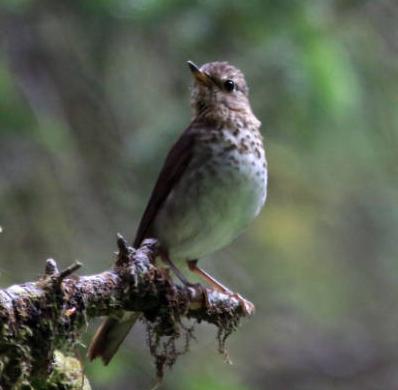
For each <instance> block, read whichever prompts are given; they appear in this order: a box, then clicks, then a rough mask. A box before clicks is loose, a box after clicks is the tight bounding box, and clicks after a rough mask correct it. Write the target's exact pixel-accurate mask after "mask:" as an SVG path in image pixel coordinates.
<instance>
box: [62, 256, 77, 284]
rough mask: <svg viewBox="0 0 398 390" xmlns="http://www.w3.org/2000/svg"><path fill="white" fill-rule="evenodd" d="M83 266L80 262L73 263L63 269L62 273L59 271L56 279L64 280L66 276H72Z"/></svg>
mask: <svg viewBox="0 0 398 390" xmlns="http://www.w3.org/2000/svg"><path fill="white" fill-rule="evenodd" d="M82 266H83V264H82V263H81V262H80V261H77V260H76V261H75V262H74V263H73V264H72V265H70V266H69V267H67V268H65V269H64V270H63V271H61V272H60V273H59V275H58V279H59V280H60V281H62V280H64V279H65V278H67V277H68V276H70V275H72V274H73V273H74V272H75V271H77V270H78V269H79V268H81V267H82Z"/></svg>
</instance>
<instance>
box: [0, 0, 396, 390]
mask: <svg viewBox="0 0 398 390" xmlns="http://www.w3.org/2000/svg"><path fill="white" fill-rule="evenodd" d="M397 20H398V3H397V2H396V1H393V0H390V1H383V0H380V1H360V0H357V1H353V0H347V1H342V0H340V1H338V0H325V1H315V0H303V1H295V0H291V1H288V0H281V1H270V0H268V1H260V0H253V1H251V0H249V1H234V0H230V1H224V0H214V1H210V0H203V1H193V2H192V1H184V0H165V1H160V0H148V1H145V0H97V1H90V0H85V1H70V0H63V1H61V0H51V1H50V0H48V1H45V0H41V1H40V0H36V1H35V0H23V1H22V0H19V1H18V0H2V1H1V4H0V34H1V35H0V225H1V227H2V230H3V231H2V233H1V234H0V285H1V286H2V287H5V286H8V285H10V284H12V283H21V282H24V281H27V280H33V279H35V278H37V276H38V275H39V274H40V273H41V272H42V270H43V268H44V260H45V259H46V258H48V257H54V258H56V259H57V261H58V262H59V264H60V265H63V266H66V265H68V264H70V263H71V262H72V261H73V260H74V259H79V260H81V261H82V262H83V263H84V266H85V268H84V270H83V271H82V272H84V273H94V272H100V271H101V270H104V269H105V268H107V267H109V266H110V265H111V263H112V258H113V254H112V252H113V251H114V250H115V233H116V232H121V233H122V234H124V235H125V236H126V237H128V238H129V239H130V240H131V239H132V237H133V235H134V232H135V229H136V226H137V223H138V220H139V218H140V215H141V213H142V211H143V208H144V207H145V203H146V201H147V199H148V193H149V191H150V190H151V187H152V185H153V183H154V180H155V179H156V176H157V173H158V171H159V169H160V166H161V163H162V160H163V158H164V156H165V154H166V153H167V150H168V149H169V147H170V145H171V144H172V142H173V141H174V140H175V139H176V138H177V136H178V134H179V133H180V132H181V131H182V130H183V129H184V128H185V126H186V125H187V124H188V123H189V120H190V107H189V85H190V83H191V76H190V74H189V71H188V68H187V66H186V63H185V62H186V60H188V59H191V60H193V61H195V62H197V63H198V64H201V63H204V62H208V61H214V60H227V61H229V62H231V63H232V64H234V65H237V66H238V67H239V68H241V69H242V70H243V71H244V73H245V74H246V77H247V80H248V83H249V86H250V87H251V100H252V106H253V110H254V112H255V113H256V115H257V116H258V117H259V119H260V120H261V121H262V123H263V134H264V137H265V142H266V145H267V154H268V159H269V169H270V187H269V196H268V203H267V205H266V208H265V210H264V211H263V212H262V214H261V216H260V217H259V218H258V219H257V220H256V221H255V222H254V223H253V224H252V225H251V226H250V228H249V229H248V231H247V232H246V233H245V234H244V235H243V236H242V237H241V238H239V239H238V240H237V241H236V242H234V243H233V244H232V245H230V246H229V247H228V248H226V249H225V250H223V251H220V252H219V253H216V254H214V255H213V256H212V257H211V258H209V259H204V260H203V261H202V264H203V266H204V267H205V268H206V269H208V270H209V271H210V272H211V273H213V274H214V275H215V276H216V277H218V278H219V279H220V280H222V281H224V282H225V283H226V284H227V285H228V286H230V287H231V288H233V289H234V290H237V291H239V292H240V293H242V294H243V295H245V296H247V297H248V298H249V299H250V300H252V301H253V302H254V303H255V304H256V307H257V313H256V315H255V316H254V317H253V318H252V319H251V320H250V321H245V322H244V323H243V325H242V327H241V328H240V329H239V331H238V333H236V334H234V335H233V336H232V338H231V339H230V341H229V352H230V355H231V358H232V360H233V362H234V364H233V365H232V366H229V365H227V364H225V363H224V361H223V357H222V356H220V355H218V353H217V343H216V330H215V328H214V327H210V326H206V325H203V324H201V325H200V326H197V332H196V334H197V343H194V344H193V345H192V347H191V350H190V352H189V353H188V354H187V355H185V356H184V357H182V358H180V360H179V361H178V362H177V365H176V366H175V367H174V368H173V370H172V371H171V372H169V373H168V374H167V376H166V379H165V384H164V386H163V388H164V389H165V390H166V389H173V390H202V389H210V390H226V389H228V390H249V389H273V390H279V389H289V390H299V389H300V390H319V389H322V390H323V389H396V388H398V352H397V351H398V259H397V254H398V250H397V238H398V207H397V200H398V180H397V176H398V175H397V174H398V129H397V126H398V109H397V107H398V92H397V91H398V56H397V51H398V23H397ZM93 329H94V325H93V324H92V325H91V326H90V331H92V330H93ZM88 340H89V335H87V337H86V341H87V342H88ZM82 353H83V354H84V351H83V352H82ZM85 368H86V371H87V375H88V377H89V378H90V381H91V384H92V385H93V388H95V389H127V388H128V389H148V388H150V386H151V385H152V384H153V383H154V375H155V370H154V368H153V366H152V361H151V358H150V356H149V353H148V351H147V348H146V345H145V334H144V330H143V328H142V327H137V328H136V329H134V331H133V332H132V334H131V335H130V337H129V339H128V340H127V341H126V342H125V344H124V345H123V347H122V348H121V350H120V353H119V354H118V355H117V356H116V357H115V360H114V361H113V362H112V364H111V365H110V366H109V367H107V368H102V366H101V365H100V364H99V363H95V364H89V363H86V367H85Z"/></svg>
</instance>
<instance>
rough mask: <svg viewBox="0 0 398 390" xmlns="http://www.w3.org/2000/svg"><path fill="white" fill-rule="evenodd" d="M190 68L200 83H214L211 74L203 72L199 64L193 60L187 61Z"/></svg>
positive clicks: (208, 84)
mask: <svg viewBox="0 0 398 390" xmlns="http://www.w3.org/2000/svg"><path fill="white" fill-rule="evenodd" d="M187 62H188V66H189V69H190V70H191V72H192V74H193V77H195V80H196V81H197V82H199V83H200V84H203V85H206V86H207V87H209V86H210V85H211V84H212V80H211V78H210V76H209V75H208V74H207V73H205V72H202V71H201V70H200V69H199V67H198V66H197V65H195V64H194V63H193V62H192V61H187Z"/></svg>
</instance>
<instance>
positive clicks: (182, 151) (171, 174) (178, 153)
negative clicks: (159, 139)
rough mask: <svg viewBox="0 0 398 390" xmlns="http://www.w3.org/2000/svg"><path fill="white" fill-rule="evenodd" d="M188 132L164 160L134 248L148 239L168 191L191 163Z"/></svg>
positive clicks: (191, 136)
mask: <svg viewBox="0 0 398 390" xmlns="http://www.w3.org/2000/svg"><path fill="white" fill-rule="evenodd" d="M189 130H190V128H188V129H187V130H185V132H184V133H183V134H182V135H181V137H180V138H179V139H178V141H177V142H176V143H175V144H174V146H173V147H172V148H171V150H170V152H169V154H168V156H167V158H166V161H165V163H164V165H163V168H162V170H161V171H160V174H159V177H158V180H157V182H156V184H155V187H154V189H153V190H152V194H151V197H150V198H149V202H148V205H147V206H146V209H145V211H144V214H143V216H142V218H141V222H140V224H139V226H138V230H137V234H136V237H135V240H134V244H133V246H134V248H138V247H139V245H140V244H141V242H142V241H143V240H144V238H146V237H148V234H149V233H150V229H151V227H152V223H153V221H154V220H155V218H156V215H157V213H158V211H159V209H160V207H161V206H162V204H163V202H164V201H165V200H166V198H167V197H168V195H169V194H170V191H171V190H172V189H173V187H174V186H175V185H176V184H177V183H178V181H179V180H180V178H181V175H182V173H183V172H184V170H185V168H186V167H187V166H188V164H189V162H190V161H191V158H192V150H193V147H194V142H195V138H194V135H193V134H192V133H191V132H189Z"/></svg>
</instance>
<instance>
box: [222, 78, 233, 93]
mask: <svg viewBox="0 0 398 390" xmlns="http://www.w3.org/2000/svg"><path fill="white" fill-rule="evenodd" d="M224 88H225V89H226V90H227V91H228V92H232V91H233V90H234V89H235V83H234V82H233V81H232V80H225V81H224Z"/></svg>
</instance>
